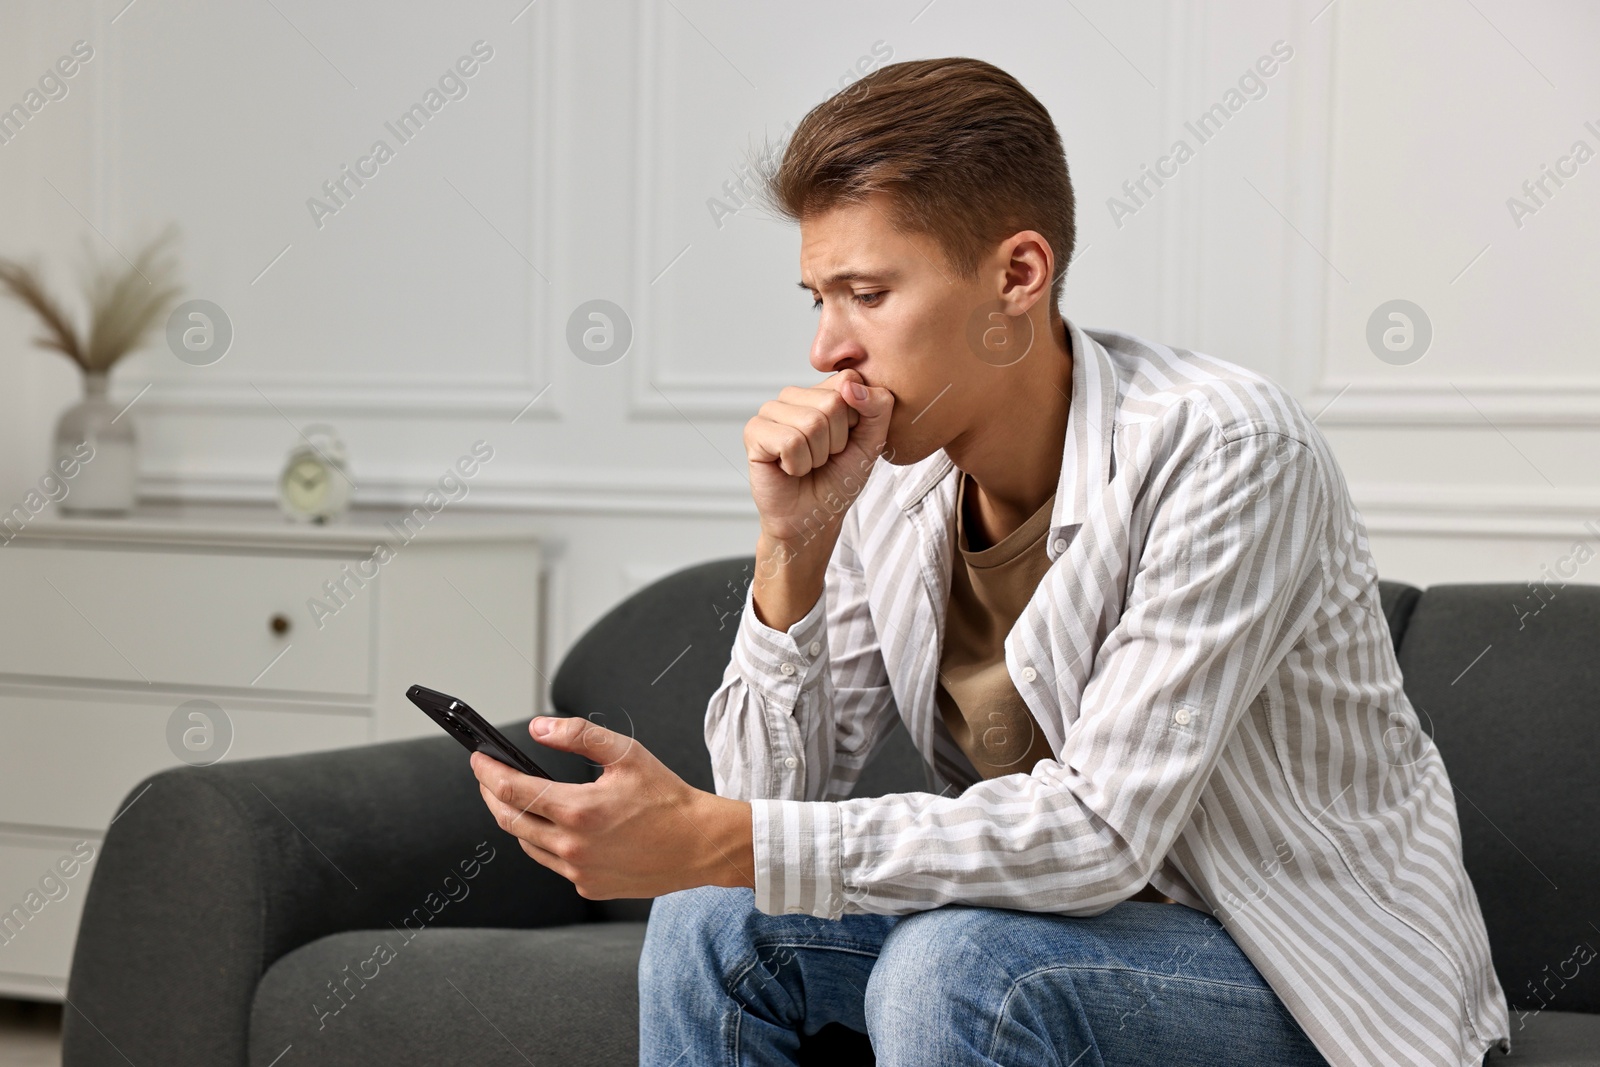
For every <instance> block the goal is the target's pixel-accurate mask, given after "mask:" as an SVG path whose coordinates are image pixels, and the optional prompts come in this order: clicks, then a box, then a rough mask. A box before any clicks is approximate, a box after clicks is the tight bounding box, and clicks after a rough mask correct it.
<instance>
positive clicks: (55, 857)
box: [0, 832, 100, 993]
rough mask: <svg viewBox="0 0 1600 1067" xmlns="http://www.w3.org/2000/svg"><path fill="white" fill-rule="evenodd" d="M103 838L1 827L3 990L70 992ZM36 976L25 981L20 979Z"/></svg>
mask: <svg viewBox="0 0 1600 1067" xmlns="http://www.w3.org/2000/svg"><path fill="white" fill-rule="evenodd" d="M99 858H100V838H99V837H97V836H85V837H57V836H54V835H35V834H13V833H3V832H0V989H15V990H18V991H28V990H32V989H34V987H35V986H43V987H44V989H43V990H40V991H39V992H47V991H48V990H49V988H50V987H49V985H47V984H46V983H45V982H44V979H49V980H50V981H51V982H54V983H55V985H56V987H57V989H58V990H59V991H60V992H62V993H65V992H66V988H67V986H66V980H67V971H68V969H69V968H70V967H71V965H72V949H73V945H74V944H76V943H77V940H78V920H79V919H80V918H81V917H82V915H83V899H84V896H85V895H86V894H87V893H88V892H89V879H90V877H91V876H92V875H93V874H94V866H95V863H96V861H97V860H99ZM24 978H26V979H31V980H30V981H28V982H27V983H26V984H16V983H18V982H20V981H21V980H23V979H24Z"/></svg>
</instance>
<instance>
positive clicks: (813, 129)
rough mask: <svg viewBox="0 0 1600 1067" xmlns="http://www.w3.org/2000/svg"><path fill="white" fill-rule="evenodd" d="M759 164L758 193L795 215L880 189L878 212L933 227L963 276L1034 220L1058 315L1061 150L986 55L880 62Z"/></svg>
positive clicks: (1067, 254) (1066, 203) (1062, 245)
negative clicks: (1050, 261) (882, 204)
mask: <svg viewBox="0 0 1600 1067" xmlns="http://www.w3.org/2000/svg"><path fill="white" fill-rule="evenodd" d="M767 158H769V159H770V158H773V156H772V155H768V156H767ZM768 170H769V171H770V173H768V174H767V175H766V185H765V187H764V189H763V190H762V192H763V199H764V200H765V201H766V202H767V203H768V204H770V205H771V206H772V207H774V208H775V209H776V210H777V211H778V213H779V214H781V215H783V216H785V217H787V218H789V219H791V220H793V221H796V222H798V221H800V220H802V219H805V218H808V217H810V216H812V215H815V214H820V213H823V212H826V211H828V210H829V209H831V208H834V207H837V206H840V205H845V204H857V203H860V202H862V201H864V200H866V199H867V197H869V196H871V195H872V194H874V193H878V192H884V193H888V194H889V196H890V202H891V204H892V206H891V208H890V211H891V215H890V221H891V222H892V223H893V224H894V225H895V226H897V227H899V228H901V229H903V230H908V231H910V232H913V233H920V234H926V235H928V236H930V237H932V238H934V239H935V240H936V241H937V242H938V243H939V246H940V248H942V249H943V250H944V253H945V256H946V258H948V259H949V261H950V264H951V266H952V267H954V268H955V270H956V272H957V273H958V274H960V275H961V276H962V277H963V278H969V279H970V278H972V277H973V276H974V275H975V274H976V272H977V269H978V264H979V262H980V261H981V260H982V258H983V257H984V256H986V255H988V254H989V253H990V252H991V251H992V250H993V249H994V246H995V244H997V243H998V242H999V241H1001V240H1003V239H1004V238H1006V237H1009V236H1011V235H1012V234H1014V233H1016V232H1017V231H1019V230H1037V231H1038V232H1039V233H1041V234H1043V235H1044V238H1045V240H1047V241H1049V242H1050V248H1051V251H1053V252H1054V253H1055V272H1056V276H1055V277H1054V278H1053V279H1051V284H1050V318H1051V319H1052V321H1054V320H1055V319H1056V318H1057V316H1058V315H1059V308H1060V301H1061V288H1062V285H1063V284H1064V282H1065V278H1066V272H1067V264H1068V263H1070V262H1071V261H1072V250H1073V243H1074V241H1075V240H1076V230H1075V227H1074V223H1073V197H1072V180H1071V178H1070V177H1069V176H1068V174H1067V157H1066V153H1065V151H1064V150H1063V149H1062V147H1061V135H1060V133H1058V132H1057V130H1056V124H1055V122H1054V120H1052V119H1051V117H1050V113H1049V112H1048V111H1046V110H1045V107H1044V105H1043V104H1041V103H1039V101H1038V99H1037V98H1035V97H1034V95H1033V94H1032V93H1030V92H1028V90H1026V89H1024V88H1023V87H1022V84H1021V83H1020V82H1018V81H1017V80H1016V79H1015V78H1013V77H1012V76H1011V75H1009V74H1007V73H1006V72H1005V71H1003V70H1001V69H1000V68H999V67H996V66H994V65H993V64H991V63H985V62H983V61H982V60H981V59H967V58H961V57H955V58H948V59H918V60H912V61H909V62H904V63H891V64H890V65H888V66H886V67H881V68H879V69H878V70H876V71H873V72H872V73H871V74H869V75H867V76H866V77H864V78H862V79H861V80H860V81H857V82H854V83H852V84H851V85H850V86H849V87H848V88H846V89H843V90H841V91H840V92H838V93H835V94H834V95H833V96H831V97H829V98H828V99H827V100H824V101H823V102H822V103H820V104H818V105H817V106H816V107H814V108H812V109H811V111H809V112H808V113H807V114H806V117H805V118H803V119H801V120H800V125H799V126H798V127H796V128H795V131H794V134H793V136H792V137H790V139H789V142H788V144H787V146H786V147H785V148H784V149H783V157H782V161H781V162H780V163H779V164H778V166H777V167H776V169H771V168H770V167H769V168H768Z"/></svg>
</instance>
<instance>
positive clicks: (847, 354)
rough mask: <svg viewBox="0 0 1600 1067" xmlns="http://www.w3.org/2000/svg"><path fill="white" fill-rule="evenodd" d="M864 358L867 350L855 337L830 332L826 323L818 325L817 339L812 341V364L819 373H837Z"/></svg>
mask: <svg viewBox="0 0 1600 1067" xmlns="http://www.w3.org/2000/svg"><path fill="white" fill-rule="evenodd" d="M864 358H866V352H865V351H864V350H863V349H862V347H861V345H860V344H859V343H858V342H857V341H855V340H854V339H852V338H850V337H848V336H846V335H844V334H840V333H836V332H830V331H829V329H828V327H827V326H826V325H822V326H819V327H817V337H816V340H814V341H812V343H811V366H812V368H813V369H815V370H816V371H817V372H818V373H819V374H835V373H837V372H839V371H842V370H844V369H845V368H846V367H853V366H855V365H856V364H857V363H860V362H861V361H862V360H863V359H864Z"/></svg>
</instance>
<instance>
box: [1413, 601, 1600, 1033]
mask: <svg viewBox="0 0 1600 1067" xmlns="http://www.w3.org/2000/svg"><path fill="white" fill-rule="evenodd" d="M1399 659H1400V668H1401V671H1402V672H1403V673H1404V675H1405V687H1406V694H1407V695H1408V696H1409V697H1410V698H1411V702H1412V704H1413V705H1414V706H1415V707H1416V709H1417V715H1418V718H1419V719H1421V721H1422V725H1423V728H1424V729H1425V730H1426V731H1427V732H1428V733H1429V734H1431V735H1432V736H1433V740H1434V743H1435V744H1436V745H1437V746H1438V747H1439V751H1440V753H1441V754H1442V755H1443V756H1444V763H1445V769H1446V771H1448V773H1449V775H1450V782H1451V785H1453V786H1454V787H1455V795H1456V816H1457V821H1458V822H1459V823H1460V825H1461V836H1462V848H1463V854H1464V856H1465V858H1466V866H1467V873H1468V874H1470V875H1471V877H1472V884H1473V888H1474V889H1475V890H1476V891H1477V894H1478V902H1479V906H1480V907H1481V908H1482V909H1483V916H1484V922H1485V924H1486V926H1487V927H1488V930H1489V941H1490V946H1491V949H1492V951H1493V954H1494V962H1495V968H1496V970H1497V971H1498V972H1499V975H1500V984H1501V985H1502V986H1503V987H1504V988H1505V991H1506V996H1507V997H1508V998H1509V1000H1510V1001H1511V1004H1512V1006H1513V1007H1515V1008H1518V1009H1520V1010H1542V1009H1544V1008H1548V1009H1549V1010H1551V1011H1586V1012H1600V951H1597V950H1600V926H1597V925H1596V924H1600V834H1597V833H1596V830H1595V822H1596V818H1597V816H1600V586H1592V585H1577V584H1572V583H1569V584H1567V585H1566V586H1561V585H1551V586H1546V585H1544V584H1539V585H1537V586H1531V587H1530V586H1528V585H1515V584H1472V585H1436V586H1431V587H1429V588H1428V590H1427V591H1426V592H1424V593H1423V594H1422V597H1421V599H1420V600H1419V601H1418V602H1417V604H1416V607H1415V609H1414V610H1413V611H1412V612H1411V613H1410V617H1409V620H1408V622H1407V624H1406V626H1405V630H1404V634H1403V637H1402V639H1401V641H1400V652H1399Z"/></svg>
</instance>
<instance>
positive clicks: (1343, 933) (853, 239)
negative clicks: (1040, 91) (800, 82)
mask: <svg viewBox="0 0 1600 1067" xmlns="http://www.w3.org/2000/svg"><path fill="white" fill-rule="evenodd" d="M769 194H770V198H771V199H772V201H773V202H774V203H775V204H776V205H777V206H778V208H779V209H780V210H781V211H783V212H784V213H785V214H787V215H789V216H790V217H792V218H795V219H798V220H799V223H800V230H801V241H802V245H801V257H800V258H801V276H802V280H801V285H802V286H803V288H805V289H806V290H807V291H808V292H809V293H810V294H811V295H812V297H813V299H814V303H815V304H816V305H817V307H818V309H819V313H820V320H819V324H818V328H817V334H816V338H815V341H814V342H813V345H812V350H811V364H812V366H813V368H815V369H816V370H817V371H818V372H819V373H822V374H825V375H826V377H825V378H824V379H823V380H822V381H820V382H819V383H817V384H815V385H812V386H809V387H791V388H787V389H785V390H783V391H782V393H780V394H779V396H778V397H777V398H776V399H774V400H772V401H771V402H769V403H767V404H765V405H763V406H762V408H761V410H760V412H759V413H758V414H757V415H756V416H755V417H754V418H753V419H751V420H750V422H749V424H748V425H747V426H746V428H745V447H746V451H747V453H748V457H749V469H750V482H751V490H752V493H753V495H754V497H755V502H756V506H757V509H758V512H759V515H760V536H759V539H758V542H757V549H756V566H755V576H754V580H753V581H752V583H751V586H750V591H749V596H748V600H747V603H746V605H745V609H744V613H743V615H742V617H741V622H740V628H739V631H738V635H737V637H736V639H735V642H734V647H733V655H732V657H731V662H730V663H729V665H728V669H727V672H726V675H725V677H724V680H723V684H722V686H721V687H720V688H719V689H718V690H717V692H716V693H715V695H713V697H712V698H711V702H710V706H709V708H708V709H707V715H706V724H705V734H706V742H707V745H708V746H709V748H710V752H711V756H712V762H713V767H714V771H715V779H716V791H717V795H716V796H712V795H710V794H705V793H701V792H698V791H695V790H692V789H690V788H689V787H688V786H687V785H685V784H684V783H682V781H681V780H679V779H677V778H676V776H675V775H672V774H671V772H669V771H667V770H666V769H665V768H664V767H662V766H661V765H660V763H659V761H656V760H655V759H654V757H652V756H650V755H649V753H647V752H645V751H644V750H643V748H642V747H641V746H638V745H630V744H629V743H628V742H627V739H625V738H621V737H618V736H617V735H615V734H612V733H611V732H610V731H605V730H601V729H598V728H596V727H593V726H586V724H584V723H583V722H582V720H571V719H567V720H559V719H558V720H554V721H553V723H552V726H553V728H552V730H551V731H550V732H549V733H548V734H541V733H540V732H539V728H540V726H541V725H542V724H546V723H549V722H551V721H550V720H547V719H543V718H541V719H536V720H534V723H533V728H534V736H535V737H538V738H539V740H541V741H542V742H543V743H545V744H547V745H553V746H554V747H559V748H565V749H567V750H570V751H575V752H583V753H586V754H588V755H589V756H591V758H595V759H597V760H599V761H601V762H604V763H606V764H607V766H606V769H605V772H604V773H603V774H602V776H601V778H600V780H599V781H598V782H596V783H593V784H584V785H564V784H559V783H558V784H549V783H537V782H534V781H533V780H532V779H528V778H525V777H524V776H521V775H517V774H515V773H513V772H508V771H506V770H505V769H504V768H499V767H496V766H494V765H493V764H492V761H488V760H485V759H483V758H482V757H474V758H473V763H474V766H475V769H476V770H477V773H478V775H479V778H480V780H481V781H482V782H483V783H484V796H485V801H486V802H487V803H488V804H489V806H490V808H491V809H492V810H494V811H495V813H496V815H497V818H498V819H499V820H500V823H501V825H502V826H503V827H505V828H507V829H509V830H512V831H513V832H515V833H517V834H518V836H519V837H520V838H522V840H523V846H524V849H525V850H526V851H528V852H529V854H530V855H532V856H534V858H536V859H538V860H539V861H540V862H542V863H545V864H546V865H547V866H550V867H552V868H553V869H555V870H557V871H558V872H560V873H562V874H563V875H565V876H567V877H569V878H571V879H572V880H573V881H574V882H575V883H576V884H577V885H578V887H579V891H580V892H581V893H583V894H584V895H585V896H593V897H610V896H651V895H661V899H659V900H657V901H656V902H655V904H654V907H653V910H652V912H651V917H650V924H649V927H648V931H647V936H646V941H645V946H644V954H643V958H642V960H641V963H640V975H639V987H640V997H641V1023H640V1036H641V1043H642V1046H643V1061H644V1062H645V1063H650V1064H668V1063H673V1064H680V1065H689V1064H713V1063H714V1064H754V1063H762V1064H769V1063H770V1064H777V1063H794V1062H796V1059H795V1050H796V1049H797V1047H798V1044H799V1040H800V1035H801V1034H802V1033H812V1032H815V1031H816V1030H817V1029H819V1028H820V1027H821V1026H823V1025H824V1024H826V1023H829V1022H841V1023H843V1024H845V1025H847V1026H850V1027H853V1028H854V1029H857V1030H861V1031H864V1032H866V1033H867V1034H869V1036H870V1037H871V1039H872V1042H873V1045H874V1049H875V1052H876V1055H877V1058H878V1062H879V1063H882V1064H923V1065H927V1064H969V1063H970V1064H1009V1065H1015V1064H1078V1063H1082V1064H1091V1063H1093V1064H1099V1063H1111V1064H1160V1065H1172V1064H1187V1063H1216V1064H1221V1063H1262V1064H1267V1063H1270V1064H1322V1063H1331V1064H1337V1065H1339V1067H1354V1065H1357V1064H1361V1065H1366V1064H1375V1063H1394V1064H1451V1065H1459V1064H1473V1063H1478V1062H1480V1060H1481V1059H1482V1058H1483V1056H1484V1052H1485V1050H1486V1049H1487V1048H1489V1047H1490V1046H1493V1045H1497V1044H1498V1045H1499V1046H1500V1047H1501V1048H1502V1049H1506V1048H1509V1042H1508V1040H1507V1038H1506V1034H1507V1031H1508V1013H1507V1008H1506V1003H1505V997H1504V994H1503V993H1502V991H1501V989H1500V986H1499V984H1498V983H1497V981H1496V978H1495V974H1494V971H1493V968H1492V966H1491V962H1490V957H1489V949H1488V942H1487V938H1486V935H1485V932H1484V928H1483V921H1482V917H1481V914H1480V912H1479V910H1478V905H1477V898H1476V896H1475V894H1474V892H1473V890H1472V886H1471V883H1470V881H1469V880H1468V878H1467V875H1466V873H1465V871H1464V869H1463V867H1462V863H1461V847H1460V832H1459V827H1458V825H1457V821H1456V812H1455V807H1454V803H1453V797H1452V793H1451V789H1450V784H1449V779H1448V777H1447V775H1446V773H1445V768H1444V765H1443V763H1442V762H1441V760H1440V757H1439V753H1438V751H1437V749H1435V748H1434V746H1433V745H1432V742H1431V741H1430V740H1429V739H1428V738H1427V736H1426V735H1425V734H1423V733H1422V732H1421V730H1420V728H1419V726H1418V723H1417V718H1416V714H1415V712H1414V711H1413V709H1412V707H1411V705H1410V704H1409V702H1408V701H1407V699H1406V696H1405V693H1404V691H1403V690H1402V688H1401V677H1400V672H1399V668H1398V666H1397V664H1396V662H1395V658H1394V654H1393V650H1392V645H1391V642H1390V637H1389V632H1388V628H1387V626H1386V624H1385V622H1384V618H1383V615H1382V611H1381V609H1380V605H1379V601H1378V592H1377V574H1376V572H1375V570H1374V567H1373V564H1372V560H1371V556H1370V554H1369V552H1368V547H1367V538H1366V532H1365V529H1364V527H1363V524H1362V521H1361V517H1360V515H1359V514H1358V513H1357V512H1356V510H1355V508H1354V506H1353V505H1352V503H1351V501H1350V497H1349V494H1348V492H1347V490H1346V487H1345V484H1344V480H1343V477H1342V475H1341V474H1340V472H1339V469H1338V465H1337V463H1336V462H1335V460H1334V457H1333V454H1332V453H1331V451H1330V450H1329V448H1328V445H1327V443H1326V442H1325V441H1324V439H1323V438H1322V436H1321V434H1320V433H1319V432H1318V431H1317V428H1316V427H1315V426H1314V425H1313V424H1312V421H1311V419H1310V418H1309V417H1308V416H1307V415H1306V413H1305V411H1304V410H1303V409H1302V408H1301V407H1300V405H1299V404H1298V403H1296V402H1295V400H1294V399H1293V398H1292V397H1291V396H1290V395H1289V394H1288V393H1286V392H1285V391H1284V390H1282V389H1281V388H1279V387H1278V386H1276V385H1274V384H1273V383H1272V382H1270V381H1268V380H1266V379H1264V378H1262V377H1261V376H1259V375H1256V374H1254V373H1252V372H1249V371H1247V370H1244V369H1243V368H1240V367H1237V366H1234V365H1232V364H1229V363H1225V362H1223V361H1221V360H1217V359H1214V358H1212V357H1210V356H1206V355H1202V354H1199V353H1195V352H1190V351H1186V350H1183V349H1177V348H1170V347H1167V346H1165V345H1160V344H1155V343H1151V342H1148V341H1144V340H1141V339H1139V338H1136V337H1131V336H1129V335H1126V334H1121V333H1114V332H1109V331H1089V330H1085V329H1083V328H1082V327H1080V326H1078V325H1076V324H1074V323H1072V322H1070V321H1068V320H1065V319H1063V318H1062V317H1061V315H1060V313H1059V310H1058V301H1059V298H1060V291H1061V285H1062V280H1063V276H1064V273H1065V270H1066V264H1067V263H1068V261H1069V260H1070V258H1071V253H1072V248H1073V241H1074V235H1073V214H1072V212H1073V198H1072V190H1071V185H1070V182H1069V179H1068V174H1067V169H1066V161H1065V158H1064V155H1063V153H1062V148H1061V142H1060V138H1059V135H1058V133H1057V131H1056V129H1055V126H1054V124H1053V122H1052V121H1051V119H1050V116H1049V114H1048V113H1047V112H1046V111H1045V109H1044V108H1043V106H1042V105H1040V104H1039V102H1038V101H1037V100H1036V99H1035V98H1034V97H1033V96H1032V95H1030V94H1029V93H1028V92H1027V91H1026V90H1025V89H1024V88H1023V87H1022V86H1021V85H1020V84H1018V83H1017V82H1016V81H1015V80H1014V79H1012V78H1011V77H1010V76H1008V75H1006V74H1005V73H1004V72H1003V71H1000V70H998V69H996V68H995V67H993V66H990V65H989V64H986V63H982V62H978V61H975V60H970V59H945V60H926V61H918V62H910V63H899V64H894V65H891V66H888V67H885V68H883V69H881V70H879V71H877V72H875V73H874V74H872V75H870V76H868V77H867V78H865V79H863V80H862V81H861V82H860V83H858V84H857V85H856V86H855V87H853V88H852V90H851V91H850V93H848V94H841V96H839V97H835V98H833V99H831V100H829V101H827V102H825V103H824V104H823V105H821V106H819V107H818V108H817V109H815V110H814V111H813V112H812V113H811V114H809V115H808V116H807V117H806V119H805V120H804V121H803V122H802V123H801V124H800V126H799V127H798V128H797V129H796V131H795V133H794V135H793V137H792V139H791V141H790V143H789V144H788V146H787V148H786V149H785V151H784V154H783V159H782V163H781V165H780V166H779V167H778V169H777V171H776V173H775V174H773V175H772V177H771V180H770V184H769ZM901 725H904V726H905V727H906V728H907V729H908V730H909V731H910V732H911V735H912V739H913V740H914V741H915V743H916V746H917V748H918V749H919V750H920V752H921V753H922V754H923V755H924V757H925V758H926V760H927V761H928V765H929V773H930V789H929V791H928V792H920V793H901V794H893V795H889V796H882V797H857V798H850V797H849V794H850V792H851V790H852V787H853V786H854V784H855V782H856V780H857V777H858V775H859V774H860V772H861V770H862V769H863V767H865V766H866V764H867V763H868V762H869V761H870V760H871V758H872V757H873V755H874V754H875V753H876V752H877V751H878V749H879V748H880V746H881V745H882V744H883V742H884V741H885V739H886V738H887V737H888V736H889V734H890V733H891V732H892V731H893V730H894V729H895V728H897V727H899V726H901Z"/></svg>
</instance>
